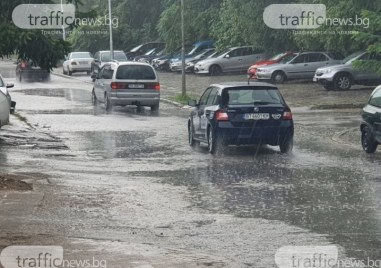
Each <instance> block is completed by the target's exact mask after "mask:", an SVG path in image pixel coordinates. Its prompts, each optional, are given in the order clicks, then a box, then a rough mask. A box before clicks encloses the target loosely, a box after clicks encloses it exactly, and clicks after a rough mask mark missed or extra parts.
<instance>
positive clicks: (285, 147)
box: [279, 136, 294, 154]
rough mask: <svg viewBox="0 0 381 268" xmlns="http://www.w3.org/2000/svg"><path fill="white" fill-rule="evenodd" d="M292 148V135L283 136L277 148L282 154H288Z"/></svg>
mask: <svg viewBox="0 0 381 268" xmlns="http://www.w3.org/2000/svg"><path fill="white" fill-rule="evenodd" d="M293 148H294V137H293V136H286V137H285V138H283V139H282V140H281V142H280V144H279V149H280V152H281V153H282V154H289V153H291V152H292V149H293Z"/></svg>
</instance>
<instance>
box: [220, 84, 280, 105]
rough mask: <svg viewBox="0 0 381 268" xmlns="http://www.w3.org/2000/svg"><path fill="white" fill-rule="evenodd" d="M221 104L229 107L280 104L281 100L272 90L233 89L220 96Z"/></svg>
mask: <svg viewBox="0 0 381 268" xmlns="http://www.w3.org/2000/svg"><path fill="white" fill-rule="evenodd" d="M222 102H223V103H225V104H226V103H227V104H228V105H229V106H231V105H255V104H282V103H283V98H282V97H281V95H280V93H279V91H278V90H277V89H274V88H234V89H227V90H225V91H224V92H223V94H222Z"/></svg>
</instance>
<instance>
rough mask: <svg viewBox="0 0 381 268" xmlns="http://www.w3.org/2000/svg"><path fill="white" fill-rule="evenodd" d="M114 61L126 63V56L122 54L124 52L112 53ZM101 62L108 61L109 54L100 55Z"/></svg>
mask: <svg viewBox="0 0 381 268" xmlns="http://www.w3.org/2000/svg"><path fill="white" fill-rule="evenodd" d="M114 60H118V61H126V60H127V57H126V54H124V52H121V51H114ZM102 61H103V62H107V61H110V52H106V53H104V54H102Z"/></svg>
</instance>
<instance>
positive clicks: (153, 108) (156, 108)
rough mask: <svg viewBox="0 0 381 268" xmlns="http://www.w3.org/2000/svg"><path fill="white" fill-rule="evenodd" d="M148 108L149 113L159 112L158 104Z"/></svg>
mask: <svg viewBox="0 0 381 268" xmlns="http://www.w3.org/2000/svg"><path fill="white" fill-rule="evenodd" d="M150 107H151V112H157V111H159V103H158V104H155V105H152V106H150Z"/></svg>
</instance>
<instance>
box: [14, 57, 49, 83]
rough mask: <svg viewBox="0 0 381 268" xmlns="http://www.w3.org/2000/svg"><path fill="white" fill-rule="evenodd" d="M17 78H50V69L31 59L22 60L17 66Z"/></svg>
mask: <svg viewBox="0 0 381 268" xmlns="http://www.w3.org/2000/svg"><path fill="white" fill-rule="evenodd" d="M16 78H17V79H18V80H19V81H20V82H21V81H23V80H38V81H41V80H49V78H50V71H49V70H45V69H42V68H41V67H40V66H38V65H37V64H36V63H34V62H33V61H31V60H20V61H19V62H18V63H17V66H16Z"/></svg>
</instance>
